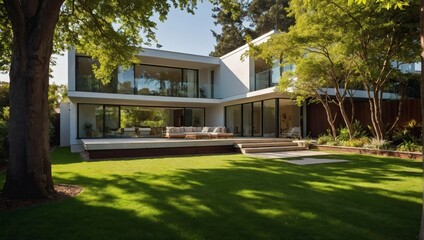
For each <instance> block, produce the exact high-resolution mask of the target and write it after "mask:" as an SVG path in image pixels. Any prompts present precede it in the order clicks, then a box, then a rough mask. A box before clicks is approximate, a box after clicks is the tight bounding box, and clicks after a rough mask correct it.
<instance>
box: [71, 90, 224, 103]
mask: <svg viewBox="0 0 424 240" xmlns="http://www.w3.org/2000/svg"><path fill="white" fill-rule="evenodd" d="M68 97H69V99H70V100H71V101H72V102H78V103H93V104H111V105H139V106H168V107H207V106H214V105H217V104H220V103H221V101H222V100H221V99H209V98H187V97H164V96H149V95H131V94H117V93H95V92H80V91H69V92H68Z"/></svg>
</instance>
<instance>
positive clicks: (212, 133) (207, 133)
mask: <svg viewBox="0 0 424 240" xmlns="http://www.w3.org/2000/svg"><path fill="white" fill-rule="evenodd" d="M164 137H165V138H194V139H198V138H209V139H211V138H232V137H233V134H232V133H227V132H226V129H225V127H166V131H165V134H164Z"/></svg>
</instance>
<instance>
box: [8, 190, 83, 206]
mask: <svg viewBox="0 0 424 240" xmlns="http://www.w3.org/2000/svg"><path fill="white" fill-rule="evenodd" d="M54 189H55V190H56V194H54V195H53V196H52V197H51V198H42V199H28V200H10V199H6V198H4V197H2V196H0V211H10V210H14V209H18V208H24V207H32V206H36V205H40V204H47V203H51V202H57V201H61V200H64V199H67V198H70V197H75V196H77V195H78V194H80V193H81V192H82V190H83V188H82V187H80V186H76V185H66V184H55V185H54Z"/></svg>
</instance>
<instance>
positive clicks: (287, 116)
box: [279, 99, 300, 136]
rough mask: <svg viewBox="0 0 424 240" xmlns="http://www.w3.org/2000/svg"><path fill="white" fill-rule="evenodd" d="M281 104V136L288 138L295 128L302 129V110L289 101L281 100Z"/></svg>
mask: <svg viewBox="0 0 424 240" xmlns="http://www.w3.org/2000/svg"><path fill="white" fill-rule="evenodd" d="M279 102H280V103H279V108H280V109H279V114H280V117H279V121H280V134H281V135H282V136H287V134H288V133H289V132H290V131H291V129H293V128H294V127H299V128H300V108H299V107H298V106H296V105H295V104H294V103H293V102H292V101H290V100H288V99H280V100H279Z"/></svg>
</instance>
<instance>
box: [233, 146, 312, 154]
mask: <svg viewBox="0 0 424 240" xmlns="http://www.w3.org/2000/svg"><path fill="white" fill-rule="evenodd" d="M240 150H241V152H242V153H243V154H246V153H266V152H284V151H301V150H306V148H305V147H301V146H297V145H296V146H285V147H255V148H241V149H240Z"/></svg>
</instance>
